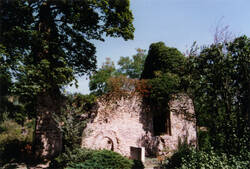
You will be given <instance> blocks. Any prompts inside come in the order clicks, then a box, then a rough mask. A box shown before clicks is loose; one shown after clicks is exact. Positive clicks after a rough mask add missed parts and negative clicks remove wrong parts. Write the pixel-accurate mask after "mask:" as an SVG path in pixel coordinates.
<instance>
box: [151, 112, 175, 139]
mask: <svg viewBox="0 0 250 169" xmlns="http://www.w3.org/2000/svg"><path fill="white" fill-rule="evenodd" d="M153 128H154V135H155V136H159V135H162V134H168V135H171V121H170V113H159V114H155V115H154V116H153Z"/></svg>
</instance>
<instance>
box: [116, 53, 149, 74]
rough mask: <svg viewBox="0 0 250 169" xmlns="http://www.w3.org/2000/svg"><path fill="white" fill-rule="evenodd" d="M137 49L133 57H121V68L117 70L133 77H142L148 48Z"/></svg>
mask: <svg viewBox="0 0 250 169" xmlns="http://www.w3.org/2000/svg"><path fill="white" fill-rule="evenodd" d="M136 51H137V53H136V54H135V55H133V56H132V58H130V57H128V56H127V57H121V58H120V59H119V61H118V65H119V66H120V68H119V69H118V70H117V71H118V72H120V73H122V74H124V75H126V76H128V77H129V78H132V79H134V78H137V79H139V78H140V77H141V73H142V71H143V67H144V63H145V60H146V57H147V54H146V50H144V49H140V48H138V49H136Z"/></svg>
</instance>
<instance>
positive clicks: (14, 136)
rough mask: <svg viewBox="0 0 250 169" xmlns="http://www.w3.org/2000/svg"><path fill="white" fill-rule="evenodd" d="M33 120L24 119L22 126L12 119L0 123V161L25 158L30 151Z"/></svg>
mask: <svg viewBox="0 0 250 169" xmlns="http://www.w3.org/2000/svg"><path fill="white" fill-rule="evenodd" d="M33 131H34V120H30V121H26V122H25V123H24V126H21V125H19V124H17V123H16V122H15V121H13V120H5V121H4V122H2V123H1V124H0V163H6V162H8V161H10V160H16V161H18V160H21V159H22V160H25V158H26V157H27V155H30V154H31V153H32V151H31V149H32V146H31V145H32V140H33Z"/></svg>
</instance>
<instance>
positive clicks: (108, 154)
mask: <svg viewBox="0 0 250 169" xmlns="http://www.w3.org/2000/svg"><path fill="white" fill-rule="evenodd" d="M51 167H54V168H68V169H73V168H74V169H77V168H79V169H81V168H83V169H84V168H86V169H87V168H93V169H102V168H103V169H108V168H110V169H111V168H112V169H143V168H144V166H143V164H142V163H141V162H138V161H133V160H129V159H128V158H126V157H123V156H122V155H120V154H118V153H116V152H113V151H108V150H88V149H82V148H74V149H71V150H70V149H67V150H66V151H65V152H64V153H62V154H61V155H60V156H59V157H57V158H56V159H55V160H54V161H53V162H52V165H51Z"/></svg>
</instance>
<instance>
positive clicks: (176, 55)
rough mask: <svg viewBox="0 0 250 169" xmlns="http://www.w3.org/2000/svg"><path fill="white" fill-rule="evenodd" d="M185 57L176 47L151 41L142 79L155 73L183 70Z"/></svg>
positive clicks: (151, 76)
mask: <svg viewBox="0 0 250 169" xmlns="http://www.w3.org/2000/svg"><path fill="white" fill-rule="evenodd" d="M184 67H185V57H184V56H183V54H182V53H181V52H180V51H178V49H176V48H171V47H167V46H165V44H164V43H163V42H157V43H152V44H151V45H150V47H149V51H148V56H147V58H146V61H145V65H144V70H143V72H142V75H141V78H142V79H152V78H154V77H156V74H157V73H159V72H161V73H174V74H179V75H181V74H182V73H183V72H184Z"/></svg>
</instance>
